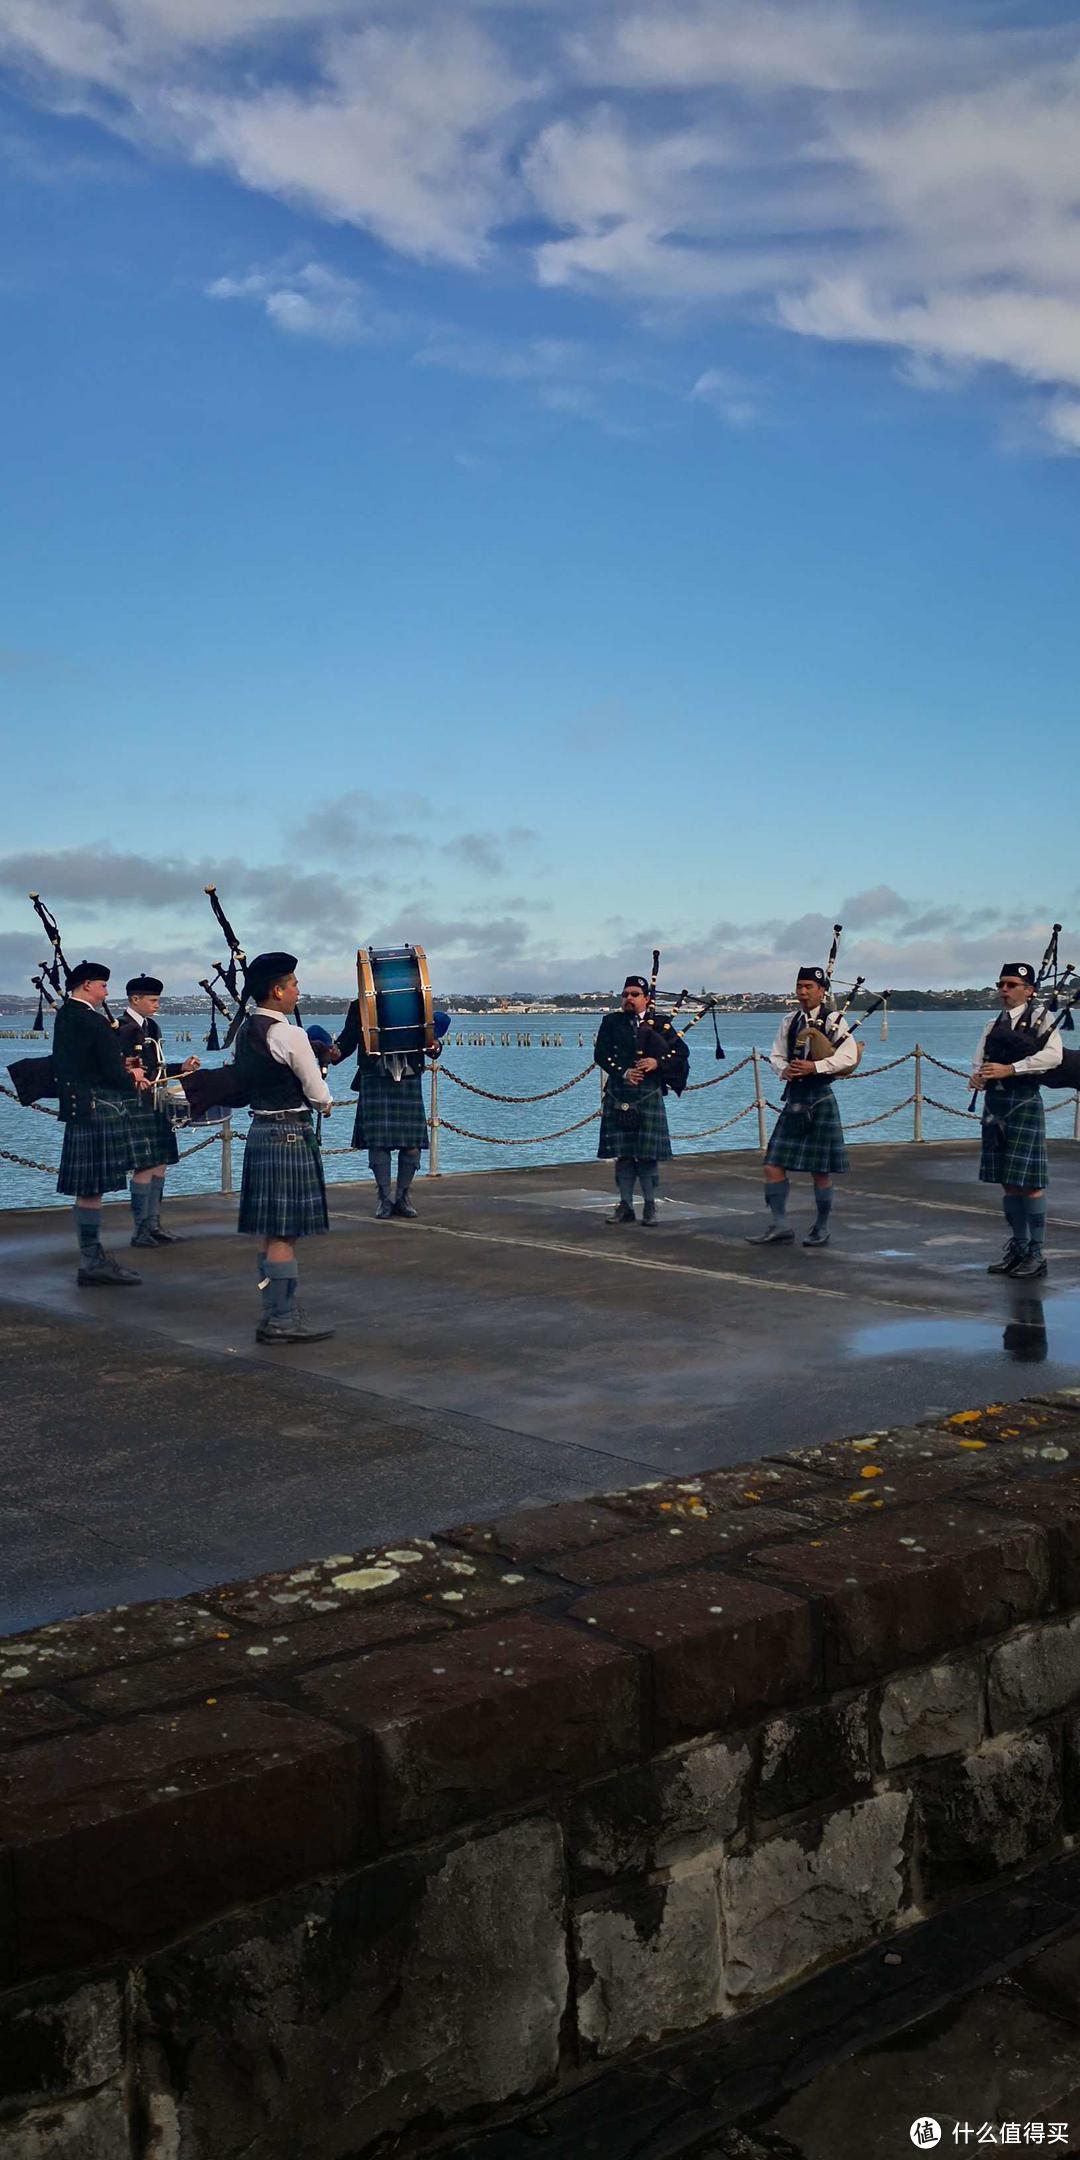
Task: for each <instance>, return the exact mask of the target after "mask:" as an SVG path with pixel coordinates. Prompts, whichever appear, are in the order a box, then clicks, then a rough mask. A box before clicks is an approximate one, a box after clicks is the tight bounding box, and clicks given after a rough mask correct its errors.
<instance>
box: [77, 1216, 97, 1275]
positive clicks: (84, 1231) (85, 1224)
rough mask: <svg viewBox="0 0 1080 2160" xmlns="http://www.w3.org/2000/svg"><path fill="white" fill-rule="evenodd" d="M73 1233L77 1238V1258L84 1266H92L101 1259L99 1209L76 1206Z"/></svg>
mask: <svg viewBox="0 0 1080 2160" xmlns="http://www.w3.org/2000/svg"><path fill="white" fill-rule="evenodd" d="M75 1235H76V1237H77V1238H78V1240H79V1259H80V1260H81V1262H82V1264H83V1266H84V1267H93V1266H94V1263H95V1261H98V1260H100V1259H101V1256H102V1255H101V1209H100V1208H99V1207H77V1208H76V1209H75Z"/></svg>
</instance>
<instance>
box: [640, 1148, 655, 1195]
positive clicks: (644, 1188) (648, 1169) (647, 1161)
mask: <svg viewBox="0 0 1080 2160" xmlns="http://www.w3.org/2000/svg"><path fill="white" fill-rule="evenodd" d="M637 1174H638V1184H639V1185H640V1187H641V1197H642V1199H643V1200H645V1201H649V1200H655V1198H656V1188H657V1185H658V1184H659V1182H660V1165H659V1163H658V1162H657V1160H656V1157H655V1156H654V1155H646V1156H645V1158H644V1159H642V1158H641V1157H640V1156H639V1158H638V1166H637Z"/></svg>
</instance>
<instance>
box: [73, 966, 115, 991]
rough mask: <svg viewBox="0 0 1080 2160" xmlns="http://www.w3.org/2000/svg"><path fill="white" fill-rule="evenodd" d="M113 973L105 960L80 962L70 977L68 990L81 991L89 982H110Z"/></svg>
mask: <svg viewBox="0 0 1080 2160" xmlns="http://www.w3.org/2000/svg"><path fill="white" fill-rule="evenodd" d="M111 972H112V971H111V969H109V968H107V967H106V965H105V962H104V960H80V961H79V963H78V965H77V966H76V967H73V968H72V970H71V974H70V975H69V977H68V989H69V990H81V988H82V986H83V984H84V983H88V982H108V980H109V976H110V974H111Z"/></svg>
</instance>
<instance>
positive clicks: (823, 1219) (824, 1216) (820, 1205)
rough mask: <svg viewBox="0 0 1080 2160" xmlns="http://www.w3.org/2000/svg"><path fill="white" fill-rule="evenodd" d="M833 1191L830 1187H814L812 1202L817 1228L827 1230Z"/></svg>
mask: <svg viewBox="0 0 1080 2160" xmlns="http://www.w3.org/2000/svg"><path fill="white" fill-rule="evenodd" d="M832 1196H833V1189H832V1186H831V1185H815V1187H814V1202H815V1205H816V1207H817V1228H818V1229H819V1230H827V1229H828V1227H829V1217H830V1215H831V1214H832Z"/></svg>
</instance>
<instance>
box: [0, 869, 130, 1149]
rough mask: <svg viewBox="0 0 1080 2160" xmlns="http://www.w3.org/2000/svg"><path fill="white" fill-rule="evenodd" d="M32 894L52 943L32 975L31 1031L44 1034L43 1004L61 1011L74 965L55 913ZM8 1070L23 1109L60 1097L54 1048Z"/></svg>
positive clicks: (108, 1014)
mask: <svg viewBox="0 0 1080 2160" xmlns="http://www.w3.org/2000/svg"><path fill="white" fill-rule="evenodd" d="M29 897H30V901H31V903H32V905H33V909H34V913H35V915H36V916H37V918H38V921H39V922H40V923H41V926H42V928H43V930H44V932H45V935H46V937H47V938H48V940H49V943H50V945H51V946H52V958H51V960H42V961H41V962H40V965H39V970H38V973H37V974H36V975H32V976H31V978H30V980H31V982H32V983H33V986H34V989H35V990H36V991H37V994H38V1004H37V1012H36V1013H35V1015H34V1025H33V1029H32V1032H33V1034H35V1035H43V1034H44V1032H45V1014H44V1007H45V1006H46V1005H48V1007H49V1010H50V1011H51V1012H53V1013H58V1012H59V1010H60V1005H61V1003H62V1001H63V999H64V998H65V997H66V996H67V994H68V985H69V983H70V981H71V968H70V965H69V963H68V961H67V959H66V958H65V956H64V948H63V946H62V944H61V942H60V930H59V927H58V924H57V920H56V917H55V915H54V914H52V912H51V910H50V909H49V908H47V907H46V905H45V902H44V900H43V899H42V897H41V894H40V893H36V892H32V893H31V894H30V895H29ZM101 1010H102V1012H103V1013H104V1015H105V1018H106V1020H107V1021H108V1022H109V1024H110V1026H111V1027H115V1026H116V1021H115V1020H114V1019H113V1016H112V1014H111V1012H110V1011H109V1008H108V1006H107V1005H103V1006H102V1008H101ZM8 1072H9V1073H10V1075H11V1085H12V1087H13V1088H14V1090H15V1093H16V1095H17V1096H18V1098H19V1101H20V1103H21V1104H22V1107H23V1109H24V1110H28V1109H29V1108H30V1107H31V1105H32V1104H34V1103H39V1102H49V1101H57V1100H58V1099H59V1095H60V1086H59V1082H58V1081H57V1078H56V1073H55V1070H54V1068H53V1061H52V1053H51V1051H50V1052H47V1053H46V1055H45V1056H44V1057H33V1058H16V1060H15V1062H14V1064H13V1065H9V1066H8Z"/></svg>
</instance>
